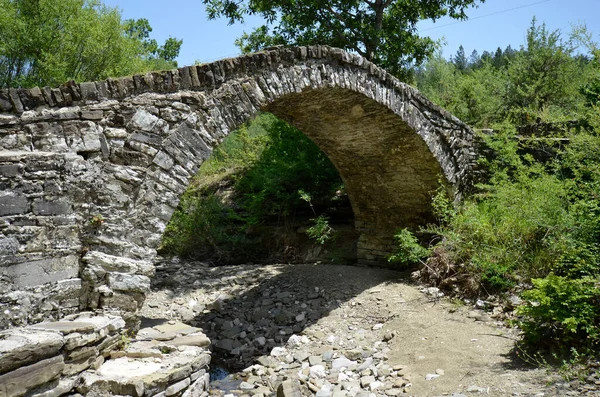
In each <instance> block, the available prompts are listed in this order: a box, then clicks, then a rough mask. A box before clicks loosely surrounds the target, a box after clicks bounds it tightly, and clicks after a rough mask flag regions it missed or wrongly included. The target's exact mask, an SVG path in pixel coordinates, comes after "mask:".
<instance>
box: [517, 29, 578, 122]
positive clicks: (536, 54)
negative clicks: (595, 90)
mask: <svg viewBox="0 0 600 397" xmlns="http://www.w3.org/2000/svg"><path fill="white" fill-rule="evenodd" d="M574 50H575V48H574V46H573V45H572V43H571V42H568V41H567V42H565V41H563V40H562V39H561V34H560V31H558V30H555V31H552V32H550V31H548V30H547V29H546V25H545V24H542V25H538V24H537V23H536V19H535V18H533V20H532V22H531V26H530V27H529V29H528V30H527V42H526V45H525V46H522V47H521V50H520V51H519V52H517V53H516V54H515V55H514V57H513V58H512V59H511V60H510V62H509V64H508V68H507V73H508V92H507V97H508V98H509V103H508V107H509V108H511V109H512V112H513V116H514V117H516V118H517V119H522V120H521V122H528V121H529V120H532V119H534V117H538V116H540V114H541V113H542V112H544V111H548V110H551V108H555V109H558V108H560V109H561V110H560V112H561V113H562V114H564V115H568V112H569V111H572V110H574V108H575V107H576V106H577V103H576V101H577V100H580V96H579V95H578V89H579V87H580V86H581V85H582V83H583V82H582V81H581V80H582V78H583V77H584V74H583V73H582V72H581V71H580V70H578V69H579V66H578V64H577V62H576V60H575V59H574V58H573V56H572V55H573V53H574Z"/></svg>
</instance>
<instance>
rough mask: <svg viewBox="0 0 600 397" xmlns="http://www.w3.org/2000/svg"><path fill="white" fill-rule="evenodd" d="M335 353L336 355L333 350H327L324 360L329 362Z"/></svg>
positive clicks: (323, 355)
mask: <svg viewBox="0 0 600 397" xmlns="http://www.w3.org/2000/svg"><path fill="white" fill-rule="evenodd" d="M333 355H334V353H333V350H327V351H326V352H323V354H322V355H321V357H322V358H323V361H325V362H327V363H328V362H330V361H331V360H332V359H333Z"/></svg>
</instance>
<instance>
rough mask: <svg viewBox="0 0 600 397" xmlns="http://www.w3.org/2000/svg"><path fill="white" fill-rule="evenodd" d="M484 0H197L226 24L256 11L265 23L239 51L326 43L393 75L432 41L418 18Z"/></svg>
mask: <svg viewBox="0 0 600 397" xmlns="http://www.w3.org/2000/svg"><path fill="white" fill-rule="evenodd" d="M483 1H484V0H435V1H432V0H414V1H406V0H306V1H297V0H269V1H267V0H202V2H203V3H204V4H205V5H206V9H207V13H208V16H209V18H211V19H214V18H219V17H225V18H227V19H228V20H229V23H230V24H233V23H235V22H241V21H243V19H244V16H245V15H260V16H262V17H264V18H265V20H266V24H265V25H263V26H261V27H259V28H258V29H256V30H254V31H253V32H252V33H250V34H245V35H244V36H242V37H241V38H240V39H239V40H238V42H237V43H238V45H239V46H240V48H241V49H242V50H243V51H246V52H248V51H256V50H258V49H261V48H264V47H266V46H270V45H273V44H288V45H307V44H328V45H331V46H334V47H340V48H343V49H346V50H350V51H353V52H356V53H358V54H360V55H362V56H364V57H365V58H367V59H368V60H370V61H373V62H375V63H376V64H378V65H379V66H382V67H384V68H386V69H387V70H388V71H390V72H391V73H393V74H396V75H403V76H405V75H406V71H407V69H408V67H410V66H413V65H414V64H420V63H421V62H422V61H423V60H424V59H425V58H426V57H427V56H429V55H431V54H432V53H433V52H434V50H435V48H436V43H435V42H434V41H433V40H431V39H430V38H428V37H421V36H419V35H418V34H417V27H416V25H417V23H418V22H419V21H421V20H424V19H433V20H436V19H438V18H440V17H443V16H450V17H452V18H456V19H466V13H465V10H466V9H467V8H468V7H470V6H473V5H476V4H477V3H480V2H483Z"/></svg>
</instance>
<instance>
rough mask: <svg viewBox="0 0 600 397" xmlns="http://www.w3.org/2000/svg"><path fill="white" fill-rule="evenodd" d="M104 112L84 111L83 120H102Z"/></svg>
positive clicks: (82, 112)
mask: <svg viewBox="0 0 600 397" xmlns="http://www.w3.org/2000/svg"><path fill="white" fill-rule="evenodd" d="M102 117H104V112H103V111H102V110H82V111H81V118H82V119H83V120H102Z"/></svg>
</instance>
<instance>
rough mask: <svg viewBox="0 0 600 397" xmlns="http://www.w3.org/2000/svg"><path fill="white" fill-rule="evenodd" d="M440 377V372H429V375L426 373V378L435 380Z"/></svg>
mask: <svg viewBox="0 0 600 397" xmlns="http://www.w3.org/2000/svg"><path fill="white" fill-rule="evenodd" d="M439 377H440V375H438V374H427V375H425V380H434V379H437V378H439Z"/></svg>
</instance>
